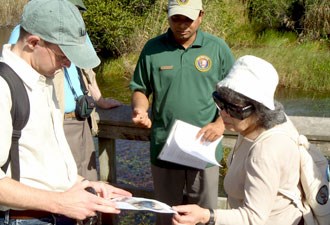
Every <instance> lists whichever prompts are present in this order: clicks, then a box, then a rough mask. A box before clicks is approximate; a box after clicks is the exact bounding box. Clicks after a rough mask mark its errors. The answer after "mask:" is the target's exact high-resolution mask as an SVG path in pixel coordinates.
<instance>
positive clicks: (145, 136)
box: [97, 105, 330, 197]
mask: <svg viewBox="0 0 330 225" xmlns="http://www.w3.org/2000/svg"><path fill="white" fill-rule="evenodd" d="M97 111H98V114H99V129H100V131H99V151H100V172H101V174H100V175H101V180H103V181H108V182H110V183H111V184H113V185H115V186H119V187H122V188H125V189H126V190H129V191H131V192H132V193H133V194H134V195H135V196H141V197H152V196H153V193H152V190H143V189H139V188H136V187H132V186H125V185H119V184H117V173H116V151H120V149H116V145H115V140H116V139H126V140H138V141H149V135H150V130H149V129H145V128H140V127H137V126H136V125H134V124H133V123H132V121H131V108H130V106H128V105H124V106H120V107H118V108H114V109H111V110H101V109H97ZM290 119H291V120H292V122H293V123H294V124H295V126H296V127H297V129H298V131H299V132H300V133H301V134H304V135H306V137H307V138H308V139H309V141H310V142H312V143H315V144H317V145H318V146H319V148H320V150H321V151H322V152H323V153H324V154H325V155H326V156H327V157H328V158H329V157H330V118H320V117H299V116H290ZM236 136H237V135H236V134H235V133H231V132H225V135H224V138H223V145H224V146H228V147H233V145H234V142H235V140H236Z"/></svg>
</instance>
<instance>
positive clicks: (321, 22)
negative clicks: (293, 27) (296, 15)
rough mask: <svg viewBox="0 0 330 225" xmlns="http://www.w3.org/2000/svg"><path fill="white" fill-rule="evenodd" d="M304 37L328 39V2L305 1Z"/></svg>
mask: <svg viewBox="0 0 330 225" xmlns="http://www.w3.org/2000/svg"><path fill="white" fill-rule="evenodd" d="M306 2H307V3H306V16H305V19H304V28H305V31H304V33H305V35H306V36H307V37H309V38H310V39H320V38H326V39H329V38H330V1H329V0H316V1H315V0H309V1H306Z"/></svg>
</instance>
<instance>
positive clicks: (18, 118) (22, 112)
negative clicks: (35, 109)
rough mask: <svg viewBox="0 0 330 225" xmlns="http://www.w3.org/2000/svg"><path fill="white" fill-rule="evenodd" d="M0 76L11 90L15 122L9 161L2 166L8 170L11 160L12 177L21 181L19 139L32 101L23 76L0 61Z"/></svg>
mask: <svg viewBox="0 0 330 225" xmlns="http://www.w3.org/2000/svg"><path fill="white" fill-rule="evenodd" d="M0 76H2V77H3V78H4V79H5V80H6V82H7V83H8V86H9V88H10V92H11V100H12V107H11V111H10V113H11V117H12V124H13V133H12V142H11V146H10V153H9V156H8V159H7V162H6V163H5V164H4V165H3V166H2V167H1V169H2V170H3V171H7V169H8V166H9V162H11V172H12V178H13V179H15V180H17V181H19V179H20V166H19V150H18V141H19V139H20V137H21V131H22V129H23V128H24V127H25V125H26V124H27V122H28V120H29V116H30V101H29V97H28V95H27V92H26V89H25V86H24V83H23V81H22V80H21V78H20V77H19V76H18V75H17V74H16V73H15V71H13V70H12V69H11V68H10V67H9V66H8V65H7V64H5V63H2V62H0Z"/></svg>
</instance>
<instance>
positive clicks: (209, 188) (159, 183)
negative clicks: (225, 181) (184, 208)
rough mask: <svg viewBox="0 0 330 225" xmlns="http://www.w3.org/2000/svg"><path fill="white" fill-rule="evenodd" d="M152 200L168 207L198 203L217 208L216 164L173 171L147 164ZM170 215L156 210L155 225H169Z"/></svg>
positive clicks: (217, 174) (217, 173)
mask: <svg viewBox="0 0 330 225" xmlns="http://www.w3.org/2000/svg"><path fill="white" fill-rule="evenodd" d="M151 172H152V177H153V182H154V190H155V199H157V200H159V201H161V202H164V203H166V204H168V205H169V206H175V205H182V204H198V205H199V206H201V207H203V208H213V209H216V208H217V202H218V183H219V167H217V166H213V167H210V168H207V169H205V170H197V169H196V170H195V169H186V170H175V169H165V168H160V167H157V166H154V165H151ZM171 219H172V214H165V213H158V214H157V225H169V224H172V222H171Z"/></svg>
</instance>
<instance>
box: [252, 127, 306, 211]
mask: <svg viewBox="0 0 330 225" xmlns="http://www.w3.org/2000/svg"><path fill="white" fill-rule="evenodd" d="M274 134H283V135H286V136H288V137H290V138H291V139H292V141H294V142H295V143H297V141H296V140H294V139H293V138H292V137H291V136H290V135H289V134H288V133H287V132H286V131H285V130H283V129H280V128H272V129H270V130H267V131H265V132H263V133H262V134H261V135H259V136H258V137H257V138H256V140H255V142H254V143H253V145H252V146H251V147H250V150H251V149H252V148H253V147H254V146H255V145H256V144H257V143H258V142H260V141H262V140H264V139H266V138H268V137H270V136H272V135H274ZM297 144H298V147H299V148H300V147H304V148H306V147H308V146H309V142H308V140H307V138H306V137H305V136H304V135H300V136H299V138H298V143H297ZM278 192H279V193H280V194H282V195H283V196H285V197H287V198H289V199H290V200H291V201H292V203H293V204H294V205H295V206H296V207H297V208H298V209H299V210H300V211H301V212H303V211H304V207H303V205H302V201H301V197H300V196H299V195H297V193H295V192H293V191H289V190H285V189H282V188H279V190H278Z"/></svg>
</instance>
